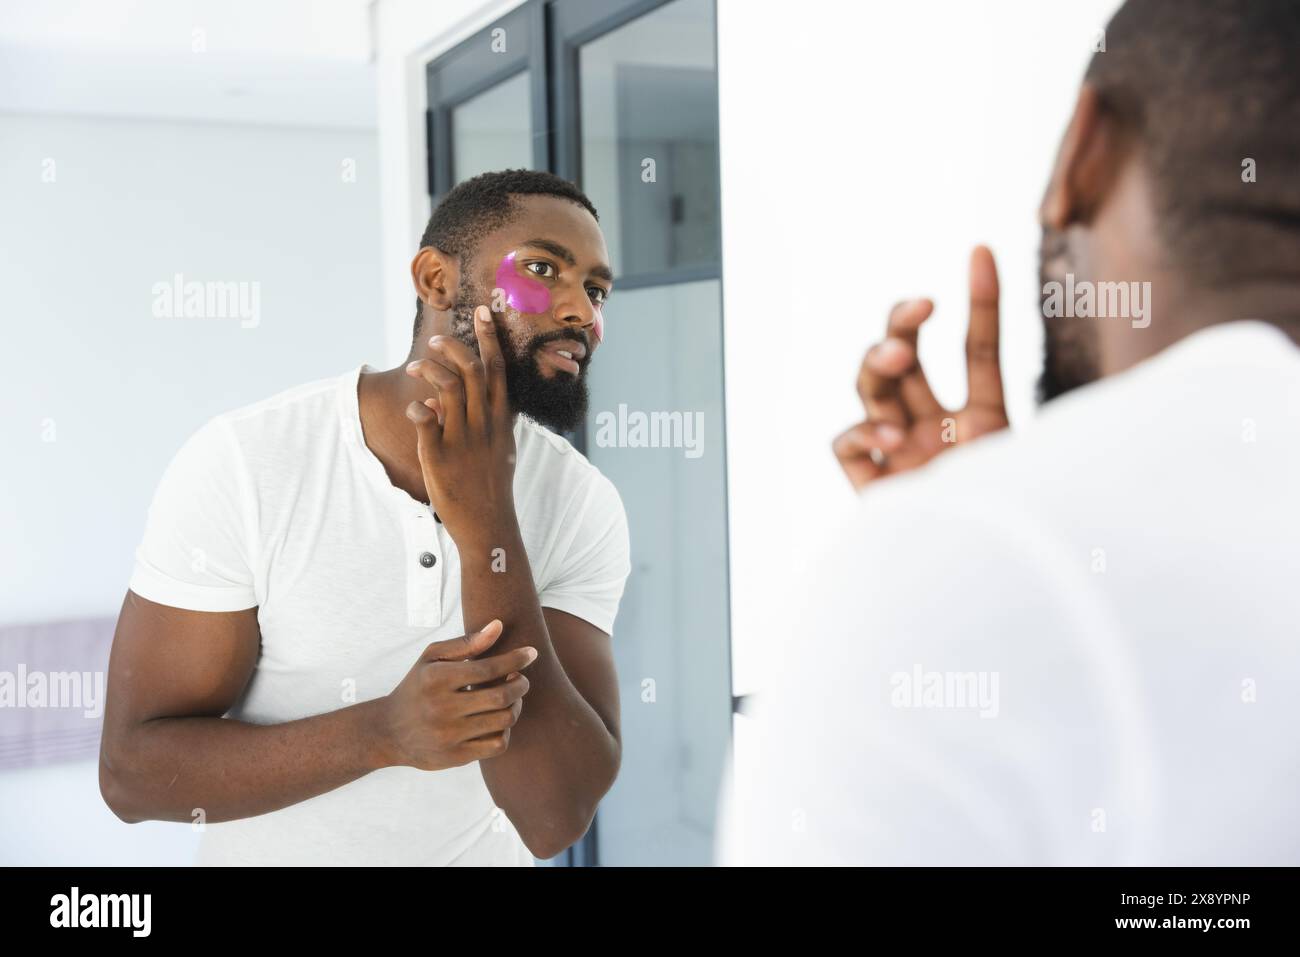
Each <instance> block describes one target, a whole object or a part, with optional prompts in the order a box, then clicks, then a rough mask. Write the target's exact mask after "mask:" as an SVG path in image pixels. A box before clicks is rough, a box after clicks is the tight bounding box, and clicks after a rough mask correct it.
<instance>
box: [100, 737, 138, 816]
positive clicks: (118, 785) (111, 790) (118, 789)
mask: <svg viewBox="0 0 1300 957" xmlns="http://www.w3.org/2000/svg"><path fill="white" fill-rule="evenodd" d="M115 750H117V749H114V748H113V747H111V746H110V742H109V741H107V740H105V741H104V742H103V743H101V744H100V748H99V796H100V797H102V798H103V799H104V803H105V804H106V805H108V809H109V810H110V811H112V812H113V814H114V815H115V816H116V817H117V819H118V820H119V821H121V822H122V823H123V824H139V823H140V822H141V821H145V820H148V818H147V817H146V816H145V815H144V814H142V813H140V809H139V807H138V802H137V801H136V800H135V799H134V795H133V792H132V788H131V786H130V785H129V783H128V775H127V774H126V773H125V771H124V764H125V762H124V761H123V760H122V759H121V756H120V754H114V751H115Z"/></svg>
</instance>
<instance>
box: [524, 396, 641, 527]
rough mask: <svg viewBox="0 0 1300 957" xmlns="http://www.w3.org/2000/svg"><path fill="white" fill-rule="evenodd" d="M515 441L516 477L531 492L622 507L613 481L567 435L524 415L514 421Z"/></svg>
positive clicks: (605, 505)
mask: <svg viewBox="0 0 1300 957" xmlns="http://www.w3.org/2000/svg"><path fill="white" fill-rule="evenodd" d="M515 445H516V452H517V462H516V466H515V474H516V477H517V478H516V480H517V481H520V480H522V483H523V485H524V487H525V488H526V489H527V491H528V492H529V494H544V495H547V496H548V497H551V498H555V497H559V498H564V499H567V500H569V501H572V502H573V503H574V504H576V505H579V506H581V505H584V504H588V503H591V504H597V505H599V506H601V507H603V508H615V507H616V508H617V509H618V510H619V511H620V512H621V511H622V509H623V503H622V499H621V498H620V497H619V494H618V490H617V489H616V488H615V487H614V483H613V482H611V481H610V480H609V479H608V478H607V477H606V476H605V475H604V473H602V472H601V471H600V469H598V468H596V466H594V465H592V464H591V462H590V461H588V459H587V457H586V456H585V455H583V454H582V453H581V452H579V451H578V450H577V449H576V448H574V446H573V443H571V442H570V441H569V440H568V439H566V438H565V437H564V436H562V435H557V434H556V433H555V432H552V431H551V430H550V429H548V428H546V427H545V426H542V425H538V424H537V423H536V422H534V421H533V420H532V419H530V418H528V417H527V416H523V415H521V416H519V417H518V418H517V419H516V423H515Z"/></svg>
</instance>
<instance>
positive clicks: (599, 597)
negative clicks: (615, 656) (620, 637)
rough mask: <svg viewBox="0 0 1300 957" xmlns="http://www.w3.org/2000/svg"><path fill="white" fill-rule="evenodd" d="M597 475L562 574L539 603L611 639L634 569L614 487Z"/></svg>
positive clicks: (562, 562)
mask: <svg viewBox="0 0 1300 957" xmlns="http://www.w3.org/2000/svg"><path fill="white" fill-rule="evenodd" d="M594 475H595V479H594V481H592V482H591V483H590V486H589V488H588V490H587V494H586V498H585V501H584V502H583V503H582V505H581V506H580V507H579V513H578V516H577V520H576V523H575V525H576V532H575V534H574V535H573V536H572V538H570V539H569V542H568V546H567V548H566V550H565V552H564V555H563V558H562V559H561V560H560V564H559V571H558V573H557V574H556V575H555V576H554V578H553V579H552V580H551V581H550V582H548V583H547V584H546V585H545V586H544V587H543V588H542V590H541V592H540V594H539V595H538V598H539V601H540V603H541V605H542V607H543V608H555V609H558V610H559V611H564V612H568V613H569V614H570V615H576V616H577V617H578V618H581V619H583V620H584V621H589V622H591V623H592V624H593V625H595V626H596V627H597V628H599V629H600V630H601V631H603V632H605V633H606V634H613V630H614V618H615V616H616V615H617V614H618V605H619V602H620V601H621V600H622V598H623V587H624V586H625V585H626V584H627V576H628V573H629V572H630V571H631V569H632V565H631V559H630V549H629V545H628V533H627V513H626V512H625V511H624V510H623V500H622V499H621V498H620V497H619V494H618V490H617V489H616V488H614V483H613V482H611V481H610V480H609V479H607V478H606V477H605V476H604V475H601V474H600V473H599V472H595V473H594Z"/></svg>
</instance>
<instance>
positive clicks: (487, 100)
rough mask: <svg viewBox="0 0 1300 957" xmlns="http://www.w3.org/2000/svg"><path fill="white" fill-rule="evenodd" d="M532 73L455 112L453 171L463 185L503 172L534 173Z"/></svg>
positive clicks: (452, 136)
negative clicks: (480, 174)
mask: <svg viewBox="0 0 1300 957" xmlns="http://www.w3.org/2000/svg"><path fill="white" fill-rule="evenodd" d="M529 82H530V80H529V72H528V71H527V70H525V71H524V72H522V73H517V74H515V75H514V76H512V77H511V78H510V79H508V80H506V81H504V82H503V83H498V84H497V85H496V86H494V87H492V88H491V89H490V90H487V91H486V92H483V93H480V94H479V95H478V96H476V97H473V98H471V99H469V100H466V101H465V102H464V103H462V104H461V105H460V106H458V107H456V108H455V109H454V110H452V112H451V151H452V153H451V155H452V160H451V168H452V176H453V177H454V181H455V182H457V183H459V182H462V181H464V180H467V179H469V178H471V177H473V176H477V175H478V174H479V173H486V172H489V171H491V170H499V169H531V168H532V165H533V127H532V108H531V105H530V104H531V100H530V97H531V95H532V93H531V90H530V87H529Z"/></svg>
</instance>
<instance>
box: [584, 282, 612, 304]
mask: <svg viewBox="0 0 1300 957" xmlns="http://www.w3.org/2000/svg"><path fill="white" fill-rule="evenodd" d="M587 295H588V296H589V297H590V298H591V301H592V302H594V303H595V304H596V305H598V306H603V305H604V304H605V300H606V299H608V298H609V292H608V291H606V290H605V289H602V288H601V287H600V286H588V287H587Z"/></svg>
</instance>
